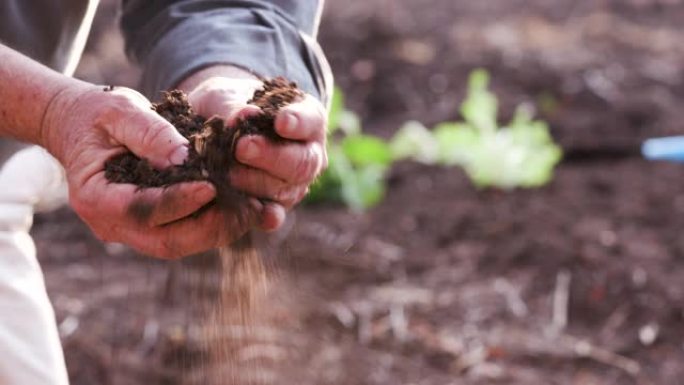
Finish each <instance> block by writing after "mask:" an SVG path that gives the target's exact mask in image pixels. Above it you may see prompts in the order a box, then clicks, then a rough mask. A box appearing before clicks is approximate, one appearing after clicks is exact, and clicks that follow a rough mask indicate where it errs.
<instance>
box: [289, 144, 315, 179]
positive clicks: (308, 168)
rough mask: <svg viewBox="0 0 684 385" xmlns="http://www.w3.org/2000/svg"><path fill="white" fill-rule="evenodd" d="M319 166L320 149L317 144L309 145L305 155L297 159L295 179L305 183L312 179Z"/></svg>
mask: <svg viewBox="0 0 684 385" xmlns="http://www.w3.org/2000/svg"><path fill="white" fill-rule="evenodd" d="M317 168H318V151H316V147H315V146H307V147H306V150H305V151H304V154H303V156H302V157H301V158H300V159H299V160H298V161H297V163H296V165H295V168H294V173H295V175H294V178H293V179H294V181H295V182H296V183H305V182H308V181H310V180H312V179H313V178H314V176H315V174H316V172H317V170H316V169H317Z"/></svg>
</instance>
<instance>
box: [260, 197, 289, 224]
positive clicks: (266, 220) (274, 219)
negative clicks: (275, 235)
mask: <svg viewBox="0 0 684 385" xmlns="http://www.w3.org/2000/svg"><path fill="white" fill-rule="evenodd" d="M286 217H287V210H286V209H285V207H283V206H281V205H279V204H277V203H268V204H266V205H265V206H264V209H263V211H262V216H261V224H260V225H259V228H260V229H261V230H263V231H275V230H278V229H279V228H280V227H281V226H282V225H283V224H284V223H285V218H286Z"/></svg>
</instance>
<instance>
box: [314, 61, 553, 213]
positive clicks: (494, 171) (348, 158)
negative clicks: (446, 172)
mask: <svg viewBox="0 0 684 385" xmlns="http://www.w3.org/2000/svg"><path fill="white" fill-rule="evenodd" d="M488 86H489V74H488V73H487V72H486V71H484V70H475V71H473V72H472V73H471V75H470V79H469V82H468V94H467V96H466V99H465V100H464V101H463V103H462V104H461V115H462V116H463V121H458V122H443V123H440V124H438V125H437V126H436V127H434V128H433V129H432V130H429V129H428V128H426V127H425V126H424V125H423V124H422V123H420V122H417V121H409V122H406V123H405V124H404V125H403V126H402V127H401V128H400V129H399V131H398V132H397V133H396V134H395V135H394V137H393V138H392V139H391V140H390V141H389V142H386V141H384V140H383V139H381V138H378V137H376V136H372V135H367V134H364V133H363V132H362V128H361V121H360V119H359V117H358V116H357V115H356V114H354V113H353V112H351V111H349V110H347V109H346V108H345V103H344V94H343V93H342V92H341V91H340V90H339V89H335V93H334V96H333V100H332V106H331V109H330V114H329V118H328V157H329V167H328V169H327V170H326V171H325V172H324V173H323V175H322V176H321V177H320V178H319V179H318V181H317V182H316V183H315V184H314V185H313V187H312V190H311V193H310V194H309V196H308V198H307V199H308V201H309V202H318V201H338V202H343V203H345V204H346V205H347V206H349V207H351V208H352V209H354V210H357V211H362V210H364V209H367V208H369V207H372V206H373V205H375V204H377V203H379V202H380V201H381V200H382V198H383V197H384V195H385V174H386V173H387V170H388V169H389V167H390V166H391V165H392V163H393V162H394V161H396V160H401V159H410V160H414V161H418V162H422V163H425V164H433V165H442V166H449V167H452V166H458V167H462V168H463V169H464V170H465V171H466V173H467V174H468V176H469V177H470V179H471V180H472V181H473V183H474V184H475V185H476V186H478V187H496V188H503V189H510V188H515V187H538V186H542V185H544V184H546V183H548V182H549V181H550V180H551V178H552V177H553V170H554V168H555V166H556V164H557V163H558V162H559V161H560V159H561V156H562V152H561V150H560V148H559V147H558V146H557V145H556V144H555V143H554V142H553V138H551V135H550V134H549V128H548V126H547V124H546V123H545V122H543V121H540V120H534V119H533V118H532V116H533V110H532V108H531V107H530V106H528V105H525V104H523V105H521V106H518V108H517V110H516V112H515V115H514V117H513V119H512V120H511V121H510V122H509V124H508V125H506V126H504V127H500V126H499V124H498V122H497V113H498V100H497V98H496V95H494V94H493V93H492V92H490V91H489V89H488Z"/></svg>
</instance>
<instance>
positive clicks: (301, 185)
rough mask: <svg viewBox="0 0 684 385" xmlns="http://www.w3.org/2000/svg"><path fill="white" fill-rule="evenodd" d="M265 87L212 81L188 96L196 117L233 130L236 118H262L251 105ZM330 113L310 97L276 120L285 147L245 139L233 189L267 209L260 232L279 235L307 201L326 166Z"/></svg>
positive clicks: (226, 79)
mask: <svg viewBox="0 0 684 385" xmlns="http://www.w3.org/2000/svg"><path fill="white" fill-rule="evenodd" d="M260 87H261V82H260V81H258V80H256V79H253V78H252V79H249V78H246V79H245V78H229V77H221V76H213V77H209V78H207V79H206V80H204V81H203V82H201V83H199V84H198V85H197V86H195V87H194V89H193V90H192V91H191V92H190V94H189V101H190V104H191V105H192V106H193V108H194V109H195V112H197V113H199V114H201V115H204V116H212V115H217V116H219V117H221V118H223V119H224V120H225V121H226V122H227V124H229V125H231V124H233V123H234V122H235V120H236V119H238V118H240V117H245V116H248V115H251V114H258V113H260V110H259V108H257V107H256V106H253V105H248V104H247V101H248V100H249V99H251V97H252V94H253V93H254V91H255V90H256V89H258V88H260ZM326 124H327V113H326V110H325V107H323V105H322V104H321V102H320V101H318V100H317V99H316V98H314V97H313V96H311V95H306V96H305V98H304V99H303V100H302V101H300V102H297V103H294V104H291V105H289V106H287V107H285V108H283V109H282V110H281V111H280V112H279V114H278V116H277V117H276V121H275V130H276V132H277V133H278V135H280V136H281V137H283V138H285V139H289V141H287V142H284V143H277V144H276V143H271V142H270V141H269V140H267V139H266V138H264V137H262V136H258V135H250V136H246V137H243V138H241V139H240V140H239V141H238V144H237V147H236V153H235V156H236V158H237V160H238V161H239V162H240V165H238V166H237V167H234V168H233V169H232V170H231V174H230V176H229V177H230V182H231V185H233V186H234V187H236V188H237V189H238V190H241V191H243V192H246V193H247V194H249V195H251V196H254V197H257V198H259V199H261V200H262V202H264V203H265V204H266V206H265V208H264V217H263V218H262V221H261V228H262V229H264V230H275V229H277V228H279V227H280V226H281V225H282V224H283V222H284V220H285V215H286V211H287V210H289V209H291V208H292V207H293V206H295V205H296V204H297V203H299V202H300V201H301V200H302V199H303V198H304V196H306V194H307V192H308V190H309V186H310V185H311V183H313V181H314V180H315V178H316V177H317V176H318V175H319V174H320V173H321V172H322V171H323V170H324V169H325V168H326V167H327V163H328V158H327V154H326V151H325V140H326Z"/></svg>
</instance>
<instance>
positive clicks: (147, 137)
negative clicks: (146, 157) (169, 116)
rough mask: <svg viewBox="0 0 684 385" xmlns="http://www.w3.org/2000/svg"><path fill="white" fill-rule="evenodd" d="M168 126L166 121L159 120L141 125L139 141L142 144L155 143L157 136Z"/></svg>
mask: <svg viewBox="0 0 684 385" xmlns="http://www.w3.org/2000/svg"><path fill="white" fill-rule="evenodd" d="M167 129H168V126H167V124H166V122H164V121H161V120H155V121H154V122H152V123H150V124H148V125H146V126H145V127H141V128H140V130H141V133H140V135H141V139H140V142H141V143H142V144H143V145H146V146H150V145H153V144H154V143H156V142H157V141H158V140H159V138H160V137H161V136H162V135H163V134H164V133H165V132H166V130H167Z"/></svg>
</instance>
